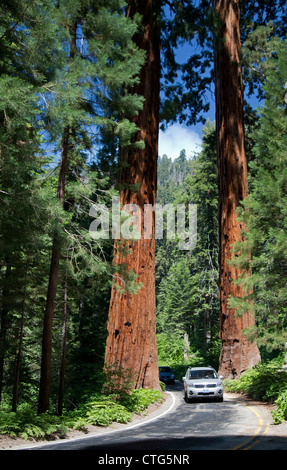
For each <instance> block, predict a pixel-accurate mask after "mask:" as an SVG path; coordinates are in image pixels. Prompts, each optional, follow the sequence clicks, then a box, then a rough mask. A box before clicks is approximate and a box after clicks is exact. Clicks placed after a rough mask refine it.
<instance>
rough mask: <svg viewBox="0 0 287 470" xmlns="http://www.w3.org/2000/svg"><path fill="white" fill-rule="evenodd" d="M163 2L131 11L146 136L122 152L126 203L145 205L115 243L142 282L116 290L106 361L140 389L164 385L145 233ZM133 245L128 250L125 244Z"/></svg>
mask: <svg viewBox="0 0 287 470" xmlns="http://www.w3.org/2000/svg"><path fill="white" fill-rule="evenodd" d="M159 11H160V1H152V0H147V1H145V2H142V1H140V0H132V1H130V2H128V7H127V16H129V17H132V16H133V15H134V14H135V13H139V14H140V15H142V18H143V20H142V21H143V22H142V30H140V32H139V33H138V34H137V35H136V37H135V41H136V43H137V45H138V46H139V47H140V48H141V49H144V50H145V51H146V62H145V64H144V66H143V68H142V70H141V74H140V83H139V84H138V85H137V86H135V88H134V92H135V93H137V94H139V95H141V96H143V97H144V99H145V102H144V106H143V109H142V111H141V112H140V113H139V115H138V116H137V117H136V118H135V122H136V124H137V126H138V128H139V131H138V132H137V135H136V136H135V141H139V140H143V141H144V142H145V148H144V149H143V150H140V149H133V150H129V151H123V155H122V156H121V158H122V162H121V175H120V202H121V204H123V205H125V204H136V206H137V207H138V208H139V209H140V215H141V217H140V219H141V227H140V229H139V230H140V232H141V233H140V238H139V239H138V240H133V241H132V240H125V239H120V240H116V241H115V245H114V263H115V264H116V265H126V267H127V268H128V269H129V270H133V271H134V272H135V273H136V275H137V276H138V277H137V282H138V283H139V285H141V287H140V288H139V290H138V291H137V293H134V294H133V293H130V292H127V291H125V292H122V291H121V289H120V288H123V287H124V285H123V284H122V282H121V280H120V279H118V280H117V281H116V282H114V285H113V287H112V292H111V300H110V309H109V319H108V337H107V343H106V354H105V364H106V366H111V365H113V364H115V363H117V364H118V366H120V367H121V368H122V369H123V370H126V371H132V372H133V386H134V388H141V387H144V388H153V389H160V385H159V377H158V356H157V342H156V302H155V225H154V213H153V220H152V233H151V238H144V226H143V224H144V206H145V204H151V205H154V204H155V202H156V188H157V157H158V129H159V80H160V30H159ZM123 246H125V247H126V248H127V249H129V250H130V253H129V254H127V255H126V254H124V253H123V250H122V247H123Z"/></svg>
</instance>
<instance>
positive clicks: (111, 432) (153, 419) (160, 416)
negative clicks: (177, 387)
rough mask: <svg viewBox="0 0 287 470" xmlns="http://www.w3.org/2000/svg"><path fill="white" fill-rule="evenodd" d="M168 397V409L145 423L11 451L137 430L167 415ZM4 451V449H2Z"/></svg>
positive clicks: (168, 410) (21, 448)
mask: <svg viewBox="0 0 287 470" xmlns="http://www.w3.org/2000/svg"><path fill="white" fill-rule="evenodd" d="M166 393H168V394H169V395H171V398H172V403H171V405H170V407H169V408H168V409H167V410H165V411H163V412H162V413H161V414H159V415H158V416H154V417H153V418H151V419H147V420H146V421H143V422H142V423H137V424H132V425H131V426H127V427H124V428H122V429H113V430H111V431H105V432H100V433H98V432H97V433H91V434H90V435H85V436H81V437H75V438H71V439H67V440H63V441H62V440H59V441H53V442H42V443H39V444H33V445H31V446H25V445H24V446H20V447H13V449H11V450H29V449H35V448H37V447H44V446H45V447H46V446H52V445H54V444H57V445H58V444H59V445H61V444H67V443H68V442H69V441H73V442H76V441H82V440H83V439H91V438H93V437H97V436H105V435H107V434H114V433H116V432H123V431H129V430H130V429H134V428H138V427H139V426H143V425H145V424H149V423H151V422H152V421H156V420H157V419H159V418H162V417H163V416H164V415H166V414H167V413H169V412H170V411H171V410H172V409H173V407H174V405H175V396H174V394H173V393H172V392H167V391H166ZM4 450H5V449H4Z"/></svg>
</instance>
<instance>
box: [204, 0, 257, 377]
mask: <svg viewBox="0 0 287 470" xmlns="http://www.w3.org/2000/svg"><path fill="white" fill-rule="evenodd" d="M213 4H214V7H215V9H216V11H217V13H218V18H219V20H220V23H219V28H218V30H217V31H216V33H215V34H216V37H215V43H216V45H215V46H216V47H215V94H216V131H217V169H218V189H219V269H220V272H219V298H220V319H221V327H220V331H221V356H220V366H219V368H220V373H222V374H223V375H224V376H226V377H236V376H238V375H240V374H241V372H242V371H244V370H246V369H248V368H249V367H252V366H254V365H255V364H256V363H257V362H258V361H260V354H259V351H258V348H257V346H256V344H255V343H250V342H249V341H248V340H247V339H246V337H245V336H244V335H243V333H242V330H244V329H245V328H248V327H250V326H252V325H253V324H254V318H253V316H252V315H251V314H250V313H248V312H247V313H245V314H243V315H242V316H240V317H238V316H236V312H235V310H234V309H231V308H229V306H228V298H229V296H230V295H232V296H233V297H243V296H244V295H246V292H244V291H243V288H242V286H240V285H235V284H234V283H233V282H232V281H234V280H235V279H237V278H238V277H239V276H240V274H241V273H240V269H238V268H236V267H234V266H231V265H230V263H229V261H230V259H231V257H232V254H231V249H232V245H233V244H234V243H235V242H237V241H240V240H241V237H242V235H241V229H242V226H241V225H240V223H239V221H238V218H237V215H236V209H237V207H238V206H239V204H240V202H241V201H242V200H243V199H245V198H246V197H247V195H248V186H247V162H246V154H245V145H244V140H245V138H244V116H243V83H242V71H241V66H240V48H241V41H240V28H239V16H240V10H239V1H238V0H213Z"/></svg>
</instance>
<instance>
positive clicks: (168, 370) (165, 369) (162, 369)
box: [159, 367, 170, 372]
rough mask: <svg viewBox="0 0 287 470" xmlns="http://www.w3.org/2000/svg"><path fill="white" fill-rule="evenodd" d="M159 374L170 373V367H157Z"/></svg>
mask: <svg viewBox="0 0 287 470" xmlns="http://www.w3.org/2000/svg"><path fill="white" fill-rule="evenodd" d="M159 371H160V372H170V367H159Z"/></svg>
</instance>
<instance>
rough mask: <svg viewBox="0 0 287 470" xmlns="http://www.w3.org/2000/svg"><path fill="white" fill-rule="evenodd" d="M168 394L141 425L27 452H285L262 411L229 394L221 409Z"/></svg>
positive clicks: (284, 440)
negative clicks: (154, 412)
mask: <svg viewBox="0 0 287 470" xmlns="http://www.w3.org/2000/svg"><path fill="white" fill-rule="evenodd" d="M167 390H169V391H170V392H171V393H170V395H169V398H168V400H167V402H166V403H165V404H164V405H163V407H161V408H160V410H159V411H158V412H157V414H156V415H151V417H150V418H148V419H147V420H146V421H145V422H144V423H141V424H140V425H139V424H133V425H126V426H122V427H121V428H120V429H119V430H112V432H110V431H103V432H99V433H97V434H96V435H94V436H88V437H82V438H80V439H76V440H64V441H57V442H54V443H51V444H48V445H47V444H45V445H41V446H39V445H38V446H36V447H33V448H30V449H32V450H33V449H34V450H80V451H97V455H104V456H107V455H109V454H108V452H110V453H112V454H113V455H114V452H115V451H116V453H117V454H118V455H129V454H128V453H130V452H132V451H142V455H146V454H147V455H150V454H152V453H153V452H154V453H158V452H160V453H163V454H167V453H170V452H171V451H173V453H176V452H180V453H182V451H194V450H202V451H204V450H249V449H250V450H287V434H286V435H285V436H284V435H282V433H281V435H277V434H276V426H274V425H273V427H272V425H271V424H270V414H268V413H267V411H266V408H264V407H260V405H255V406H254V405H253V404H249V403H248V402H245V403H244V402H242V401H241V400H239V399H238V397H237V396H232V395H229V394H226V395H225V399H224V402H223V403H217V402H208V401H205V402H197V403H186V402H185V401H184V399H183V391H182V384H180V383H177V384H176V385H174V386H169V387H168V389H167ZM30 449H29V450H30ZM105 458H108V457H105ZM111 458H112V457H111ZM145 463H152V462H145ZM181 463H184V462H181ZM126 466H127V465H126Z"/></svg>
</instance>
